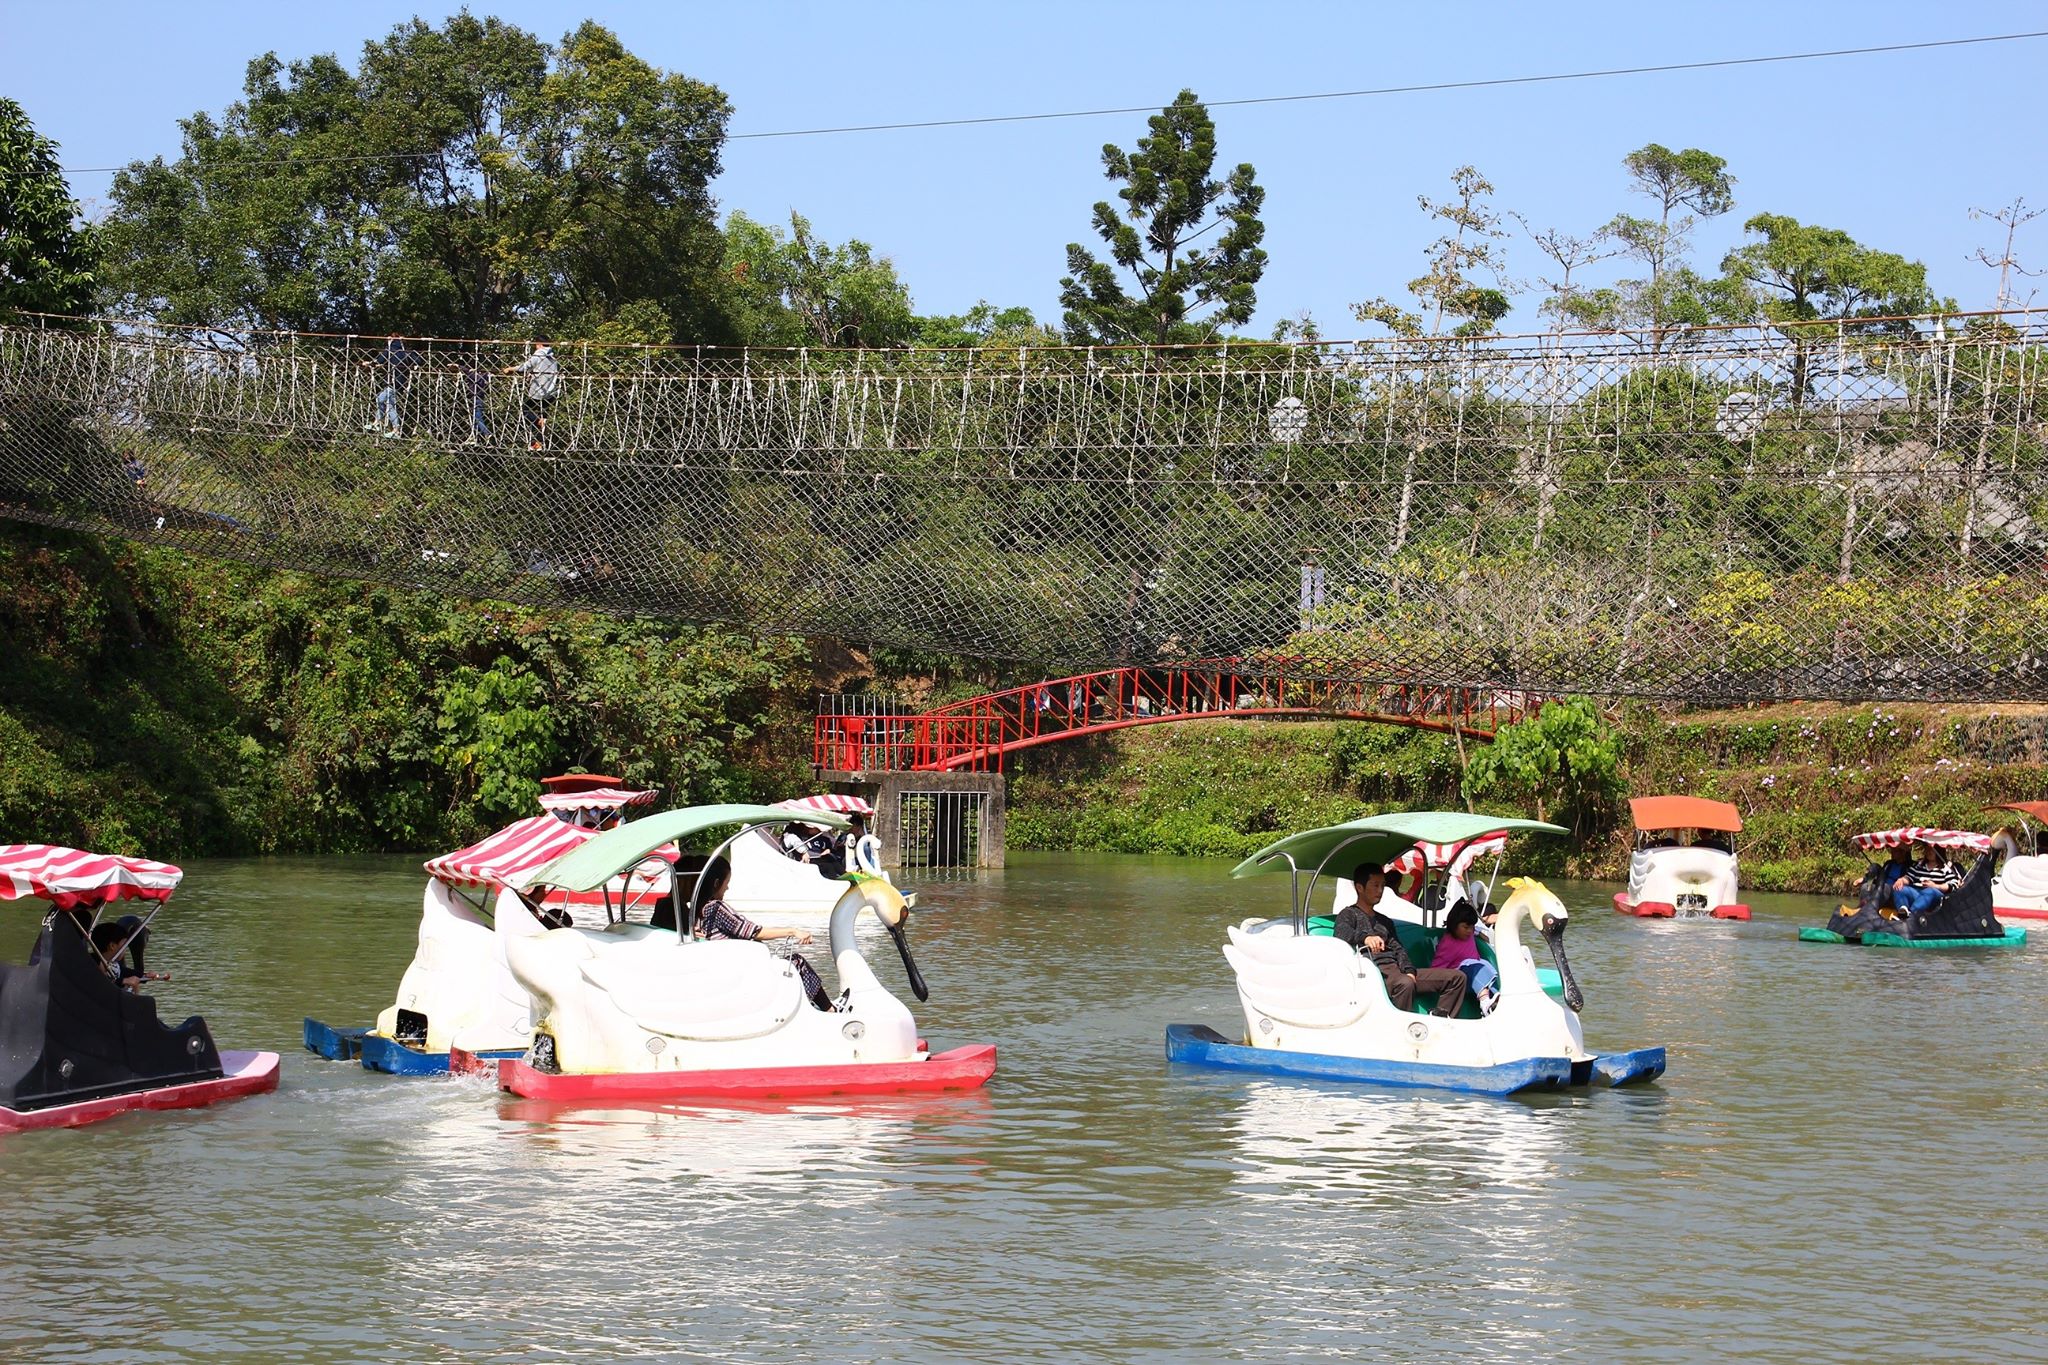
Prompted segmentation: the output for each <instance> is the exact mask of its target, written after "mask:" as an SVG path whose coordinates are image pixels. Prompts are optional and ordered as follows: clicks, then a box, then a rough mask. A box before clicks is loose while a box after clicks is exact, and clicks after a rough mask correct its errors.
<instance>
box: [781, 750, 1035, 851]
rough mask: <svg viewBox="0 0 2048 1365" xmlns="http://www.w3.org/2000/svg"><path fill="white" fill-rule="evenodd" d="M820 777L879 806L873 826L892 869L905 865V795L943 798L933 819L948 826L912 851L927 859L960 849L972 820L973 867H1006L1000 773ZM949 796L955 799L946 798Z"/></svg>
mask: <svg viewBox="0 0 2048 1365" xmlns="http://www.w3.org/2000/svg"><path fill="white" fill-rule="evenodd" d="M818 777H819V779H820V780H821V781H823V782H824V784H825V785H826V787H827V788H828V789H829V790H831V791H837V792H848V793H856V792H857V793H858V794H860V795H862V796H865V797H866V798H867V799H868V801H869V802H870V803H871V804H872V805H873V806H874V808H875V818H874V821H873V826H872V827H873V829H874V834H875V838H877V839H879V840H881V843H882V862H883V863H884V864H885V865H887V866H889V867H902V866H903V865H904V853H905V850H904V847H903V829H902V812H903V797H905V796H913V797H915V796H917V795H919V794H924V793H929V794H931V795H933V796H936V797H939V798H942V799H940V800H937V801H935V802H933V803H932V808H931V809H930V811H929V815H930V817H931V818H936V819H938V820H939V821H940V822H941V823H942V826H943V827H942V828H939V829H930V828H927V829H926V830H925V831H923V832H924V834H925V835H926V836H927V838H926V841H925V842H924V844H923V846H922V847H921V848H919V849H913V850H911V852H913V853H915V854H919V855H927V854H930V853H932V852H934V851H937V852H940V853H947V852H957V851H959V850H960V849H961V847H962V841H963V839H965V838H966V837H967V836H968V834H969V821H972V822H973V826H974V828H973V829H972V844H973V847H972V855H973V863H972V865H973V866H976V867H1001V866H1002V865H1003V846H1004V845H1003V826H1004V820H1005V813H1004V796H1005V793H1006V786H1005V783H1004V779H1003V775H1002V774H1001V773H902V772H890V773H855V772H835V771H832V770H830V769H826V770H823V771H821V772H819V774H818ZM947 797H950V798H952V799H951V800H946V799H943V798H947ZM977 806H978V810H977V809H975V807H977Z"/></svg>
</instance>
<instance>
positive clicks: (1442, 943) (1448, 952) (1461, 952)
mask: <svg viewBox="0 0 2048 1365" xmlns="http://www.w3.org/2000/svg"><path fill="white" fill-rule="evenodd" d="M1478 929H1479V912H1478V911H1477V910H1474V909H1473V908H1472V905H1471V903H1470V902H1469V901H1462V900H1461V901H1459V902H1458V903H1457V904H1456V905H1454V906H1452V907H1451V913H1450V917H1449V918H1447V919H1446V920H1445V921H1444V936H1443V937H1442V938H1440V939H1438V940H1437V944H1436V956H1435V957H1434V958H1432V959H1431V960H1430V964H1429V965H1430V966H1432V967H1450V968H1453V969H1455V970H1457V971H1460V972H1463V973H1464V974H1465V979H1466V980H1467V981H1469V982H1471V983H1472V989H1473V990H1474V991H1475V992H1477V993H1478V995H1479V1012H1480V1013H1481V1014H1491V1013H1493V1002H1494V1000H1495V998H1496V996H1497V991H1496V989H1495V988H1496V987H1497V986H1499V984H1500V972H1499V971H1498V970H1497V969H1496V968H1495V967H1494V965H1493V964H1492V963H1491V962H1488V961H1487V960H1486V959H1485V958H1484V957H1481V956H1480V954H1479V942H1478V939H1477V938H1475V937H1474V935H1475V934H1476V933H1477V932H1478Z"/></svg>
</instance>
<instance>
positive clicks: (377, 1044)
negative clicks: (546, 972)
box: [304, 812, 675, 1076]
mask: <svg viewBox="0 0 2048 1365" xmlns="http://www.w3.org/2000/svg"><path fill="white" fill-rule="evenodd" d="M597 834H598V830H597V829H595V828H593V827H592V826H591V825H590V824H587V823H572V822H570V821H568V820H564V819H562V818H560V816H559V813H557V812H550V813H549V814H545V815H531V816H528V817H527V818H526V819H524V820H516V821H514V822H513V823H512V824H509V825H507V826H505V828H503V829H501V830H498V831H497V832H496V833H494V834H492V835H490V836H489V837H488V838H485V839H481V840H479V841H477V842H476V843H474V844H471V845H469V846H468V847H467V848H460V849H457V850H456V851H455V852H453V853H446V854H443V855H441V856H440V857H438V858H432V859H429V860H428V861H427V863H426V872H427V886H426V891H425V892H424V894H423V895H422V896H421V903H420V926H419V938H418V946H417V948H416V949H415V951H414V953H413V958H412V961H411V962H410V963H408V964H407V965H406V968H405V972H404V974H403V975H402V976H401V977H400V978H399V982H398V991H397V994H396V996H395V997H394V998H393V1000H392V1003H391V1004H389V1005H386V1006H385V1007H384V1008H383V1009H382V1010H381V1011H379V1012H378V1015H377V1019H376V1022H375V1023H374V1024H371V1025H368V1026H367V1027H360V1028H348V1027H336V1026H335V1025H332V1024H327V1023H323V1022H322V1021H320V1020H318V1019H310V1018H309V1019H307V1020H306V1021H305V1025H304V1037H305V1044H306V1048H307V1050H308V1051H311V1052H314V1053H317V1054H319V1055H320V1056H322V1057H326V1058H329V1059H330V1060H334V1061H347V1060H350V1059H356V1060H360V1061H361V1062H362V1064H363V1065H364V1066H365V1067H368V1068H369V1069H370V1070H372V1071H385V1072H389V1073H391V1074H393V1075H400V1076H431V1075H439V1074H441V1073H443V1072H446V1071H447V1070H448V1057H449V1053H450V1051H451V1050H452V1049H454V1048H457V1047H460V1048H462V1049H463V1050H465V1051H467V1052H469V1053H472V1054H474V1055H477V1056H483V1057H516V1056H518V1055H519V1054H521V1053H523V1052H524V1051H525V1050H526V1046H527V1043H528V1041H529V1040H530V1038H531V1035H532V1025H531V1022H530V1012H531V1006H532V1002H531V999H530V997H529V996H528V995H527V993H526V989H525V988H524V987H523V986H521V985H520V984H519V983H518V982H517V981H516V980H514V979H513V976H512V972H511V970H510V968H508V967H507V966H506V965H505V957H504V953H503V951H502V949H501V948H500V945H499V941H498V936H497V933H496V930H495V926H494V925H493V922H492V918H491V907H492V904H493V898H494V897H495V896H497V894H498V893H499V892H500V890H501V889H503V888H505V887H512V888H514V889H515V890H518V889H524V888H525V887H526V886H527V885H528V884H529V882H530V881H531V879H532V877H533V874H534V873H536V872H538V871H540V869H542V868H544V867H546V866H548V865H549V864H550V863H552V862H554V861H555V860H556V859H557V858H560V857H561V856H562V855H563V854H565V853H567V852H569V851H570V850H571V849H575V848H579V847H581V846H582V845H583V844H585V843H587V842H588V841H589V840H591V839H593V838H595V837H596V836H597ZM674 857H675V852H674V850H673V849H666V850H660V851H658V852H656V853H655V854H651V855H650V856H649V857H648V858H646V859H643V860H642V861H641V863H639V864H638V865H636V866H635V867H633V868H631V869H629V870H627V871H626V872H624V873H623V874H621V875H620V876H618V877H614V878H612V879H610V880H609V881H608V882H607V883H605V884H602V885H600V886H598V887H596V888H593V889H592V890H590V891H589V892H587V893H583V894H582V895H580V896H578V897H576V898H573V899H572V898H569V897H562V896H550V897H546V898H544V899H542V900H541V901H540V906H541V910H542V913H544V914H547V915H549V916H550V918H551V919H553V920H555V921H557V922H564V921H566V919H567V917H568V916H570V915H572V914H574V913H576V912H579V911H580V912H582V913H585V914H589V913H590V912H591V911H592V909H593V907H596V908H597V912H598V913H600V914H602V915H604V916H605V917H606V918H607V919H614V918H615V919H624V918H625V917H626V914H627V912H628V911H629V910H630V909H631V908H633V907H635V906H638V905H651V904H653V903H654V902H655V901H657V900H658V899H660V898H661V897H664V896H666V895H667V894H668V892H669V886H670V881H671V873H670V864H671V862H672V861H673V859H674Z"/></svg>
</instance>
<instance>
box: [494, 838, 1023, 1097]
mask: <svg viewBox="0 0 2048 1365" xmlns="http://www.w3.org/2000/svg"><path fill="white" fill-rule="evenodd" d="M789 819H790V812H789V811H788V810H786V809H777V808H774V807H770V806H747V805H728V806H699V807H693V808H690V809H686V810H673V811H665V812H663V813H661V814H659V815H652V816H648V817H647V818H645V819H642V820H638V821H635V822H634V823H632V824H629V825H622V826H620V827H619V828H617V829H613V830H608V831H606V832H605V833H603V834H600V835H598V836H597V837H595V838H593V839H591V840H590V841H589V842H588V843H586V844H584V845H583V846H582V847H580V848H577V849H575V850H573V851H571V852H569V853H567V854H565V855H563V856H562V857H560V858H558V859H557V860H556V861H555V862H554V863H552V864H550V865H549V866H547V867H545V868H543V869H541V870H540V871H539V872H537V873H535V874H534V875H533V877H532V878H531V885H532V886H533V887H536V888H538V887H554V888H559V889H563V890H568V891H576V890H582V889H586V888H590V887H595V886H601V885H603V884H604V883H605V882H606V881H607V880H608V879H610V878H611V877H614V876H616V875H618V874H619V873H620V872H621V871H623V870H625V869H627V868H630V867H633V866H635V865H637V864H638V863H639V862H640V861H641V860H642V859H644V858H646V857H647V856H648V854H649V853H651V852H652V851H653V850H654V849H656V848H657V847H659V846H660V845H662V844H665V843H671V842H673V843H675V844H677V845H678V846H679V847H686V846H688V842H689V841H691V840H693V839H695V838H697V837H699V836H703V835H706V834H707V833H709V832H712V831H721V832H722V831H724V830H727V829H732V830H735V831H736V832H735V833H733V834H731V835H730V836H728V837H725V838H724V839H723V841H722V842H721V843H720V844H719V845H718V847H717V848H716V849H715V850H714V852H713V854H712V857H713V858H718V857H721V856H728V857H729V854H730V850H731V848H732V846H733V845H734V843H735V842H736V841H741V840H745V839H748V838H752V837H754V835H753V831H754V830H756V829H758V828H760V827H762V826H767V825H782V824H786V823H788V821H789ZM806 823H810V824H815V825H819V826H822V827H824V828H828V829H844V828H846V827H847V824H848V822H847V820H846V819H845V818H844V817H842V816H840V815H838V814H836V813H833V812H827V811H815V812H811V813H808V814H807V816H806ZM844 886H845V889H844V890H843V891H842V892H841V894H840V898H839V900H838V902H837V904H836V905H835V906H834V907H833V910H832V917H831V927H830V934H829V937H830V945H831V953H832V957H833V961H834V963H835V964H836V966H837V968H838V974H839V981H840V986H841V991H840V994H839V996H838V998H837V999H836V1000H835V1001H833V1002H832V1007H831V1008H829V1009H820V1008H818V1007H817V1006H816V1005H814V1004H813V1003H812V1002H811V1001H810V1000H809V999H808V998H807V995H806V992H805V989H804V986H803V984H802V981H801V978H800V976H799V974H798V972H797V970H796V969H795V967H794V965H793V964H792V963H790V962H789V961H787V960H785V959H784V958H782V957H779V956H777V955H776V954H775V953H773V952H771V951H770V950H769V948H768V946H767V945H766V944H764V943H762V942H759V941H753V940H739V939H719V940H715V941H714V940H705V939H702V938H700V937H698V935H697V933H696V926H697V921H698V912H699V910H700V909H701V908H702V907H701V904H700V900H701V896H702V890H703V888H702V887H701V886H697V887H693V888H692V889H691V891H690V893H689V894H688V896H687V898H685V896H684V895H683V893H682V892H681V890H680V889H679V890H678V893H677V901H678V903H679V906H678V908H679V911H680V913H679V915H678V919H679V920H680V923H679V924H678V925H677V926H676V927H673V928H670V927H657V926H654V925H642V924H632V923H615V924H610V925H607V926H605V928H603V929H601V930H592V929H583V928H560V929H549V928H547V927H546V926H545V925H543V924H542V923H541V921H540V920H539V919H538V918H537V917H536V916H535V915H534V914H533V913H532V910H531V906H530V903H529V899H528V897H527V896H524V895H522V894H521V893H520V892H519V891H518V890H517V889H514V888H510V887H508V888H506V889H505V890H504V891H501V892H500V893H499V895H498V900H497V914H496V921H497V934H498V936H499V939H500V941H501V944H502V947H503V952H504V957H505V961H506V963H507V964H508V965H509V966H510V968H511V971H512V974H513V976H514V977H516V978H517V979H518V981H519V983H520V984H521V985H522V986H524V987H525V988H526V990H527V991H528V992H529V993H530V994H531V996H532V998H533V1002H534V1020H533V1042H532V1044H531V1046H530V1047H529V1048H528V1049H527V1053H526V1055H525V1057H523V1058H519V1059H509V1060H502V1061H500V1062H499V1063H498V1064H497V1069H498V1083H499V1085H500V1086H501V1088H503V1089H505V1090H508V1091H511V1092H512V1093H513V1094H516V1095H521V1096H524V1097H526V1098H529V1099H540V1100H555V1101H569V1102H604V1101H612V1100H659V1099H675V1098H690V1097H699V1098H714V1099H716V1098H740V1097H777V1098H790V1097H798V1096H806V1095H831V1094H868V1093H884V1092H896V1091H910V1090H952V1089H972V1088H974V1087H977V1086H980V1085H982V1084H984V1083H985V1082H986V1081H987V1080H988V1078H989V1076H990V1075H992V1074H993V1073H994V1071H995V1048H994V1047H992V1046H988V1045H982V1046H974V1047H963V1048H955V1049H953V1050H951V1051H948V1052H941V1053H937V1054H933V1053H931V1052H929V1050H928V1049H927V1048H926V1046H925V1044H924V1042H923V1041H922V1040H921V1039H920V1038H919V1037H918V1036H917V1025H916V1022H915V1020H913V1019H912V1017H911V1014H910V1011H909V1009H907V1008H906V1007H905V1006H904V1005H903V1003H902V1002H901V1001H900V1000H898V999H897V998H896V997H895V996H894V995H892V994H891V993H890V992H889V991H888V990H887V989H885V988H884V987H883V986H882V984H881V982H880V981H879V980H878V979H877V978H876V976H875V974H874V971H873V970H872V969H871V968H870V967H869V965H868V963H867V961H866V959H865V958H864V957H863V956H862V955H861V951H860V947H859V945H858V943H857V942H856V941H855V937H854V932H853V926H854V921H855V920H856V918H857V917H859V916H860V915H862V914H863V913H869V914H872V915H874V916H875V917H876V918H877V919H879V920H880V921H881V923H882V925H883V927H884V929H886V930H887V931H888V933H889V935H890V937H891V938H892V939H893V940H894V941H895V944H896V948H897V951H898V953H899V954H900V955H901V957H902V960H903V966H904V970H905V972H906V973H907V974H908V976H909V978H910V985H911V989H912V991H913V992H914V993H915V994H916V995H917V998H918V999H919V1000H923V999H925V998H926V997H927V995H928V992H927V990H926V988H925V984H924V979H923V977H922V975H921V974H920V973H919V972H918V970H917V964H916V962H915V961H914V960H913V959H912V957H911V955H910V947H909V944H908V942H907V941H906V940H905V938H904V924H905V922H906V920H907V917H908V913H909V908H908V906H907V904H906V902H905V901H904V898H903V896H902V895H901V894H900V893H899V892H898V891H897V890H896V888H895V887H894V886H892V885H890V883H889V882H887V881H885V880H883V879H882V878H880V877H875V876H870V875H865V874H862V873H859V872H852V873H849V874H847V880H846V882H845V883H844ZM462 1064H466V1063H465V1062H464V1060H463V1059H458V1065H462Z"/></svg>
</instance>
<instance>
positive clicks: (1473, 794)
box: [1464, 697, 1623, 835]
mask: <svg viewBox="0 0 2048 1365" xmlns="http://www.w3.org/2000/svg"><path fill="white" fill-rule="evenodd" d="M1622 789H1623V787H1622V780H1621V741H1620V737H1619V736H1617V735H1616V734H1615V733H1614V731H1613V730H1612V729H1611V728H1610V727H1609V726H1608V724H1607V722H1606V721H1605V720H1604V719H1603V718H1602V716H1601V715H1600V710H1599V708H1598V707H1597V706H1595V705H1594V704H1593V703H1592V701H1590V700H1588V699H1587V698H1584V697H1573V698H1571V699H1570V700H1568V701H1563V702H1553V703H1551V704H1550V705H1548V706H1545V707H1543V708H1542V709H1541V710H1539V711H1538V712H1536V714H1535V715H1533V716H1530V717H1528V718H1527V719H1525V720H1520V721H1517V722H1516V723H1515V724H1513V725H1508V726H1503V727H1502V728H1501V730H1500V732H1499V733H1498V734H1496V735H1495V736H1494V739H1493V742H1492V743H1491V744H1487V745H1484V746H1481V747H1480V748H1479V749H1478V751H1477V752H1476V753H1474V754H1473V756H1472V762H1471V766H1470V767H1469V768H1467V769H1466V772H1465V781H1464V791H1465V795H1466V797H1467V798H1468V799H1470V800H1473V801H1482V800H1485V799H1487V798H1489V797H1491V798H1496V799H1499V798H1506V799H1507V800H1509V801H1511V802H1513V803H1514V804H1515V805H1516V806H1517V807H1518V808H1520V807H1523V806H1533V807H1534V808H1535V811H1536V818H1537V819H1539V820H1549V819H1552V818H1555V819H1557V820H1559V821H1561V822H1563V823H1565V824H1567V825H1569V826H1570V828H1571V830H1572V831H1573V833H1574V834H1578V835H1583V834H1585V833H1587V832H1589V831H1591V830H1593V829H1596V828H1598V826H1599V824H1600V822H1601V821H1602V820H1603V819H1605V818H1606V816H1607V815H1608V814H1609V812H1610V811H1611V810H1612V807H1613V804H1614V801H1615V800H1616V798H1617V797H1619V796H1620V794H1621V792H1622Z"/></svg>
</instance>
